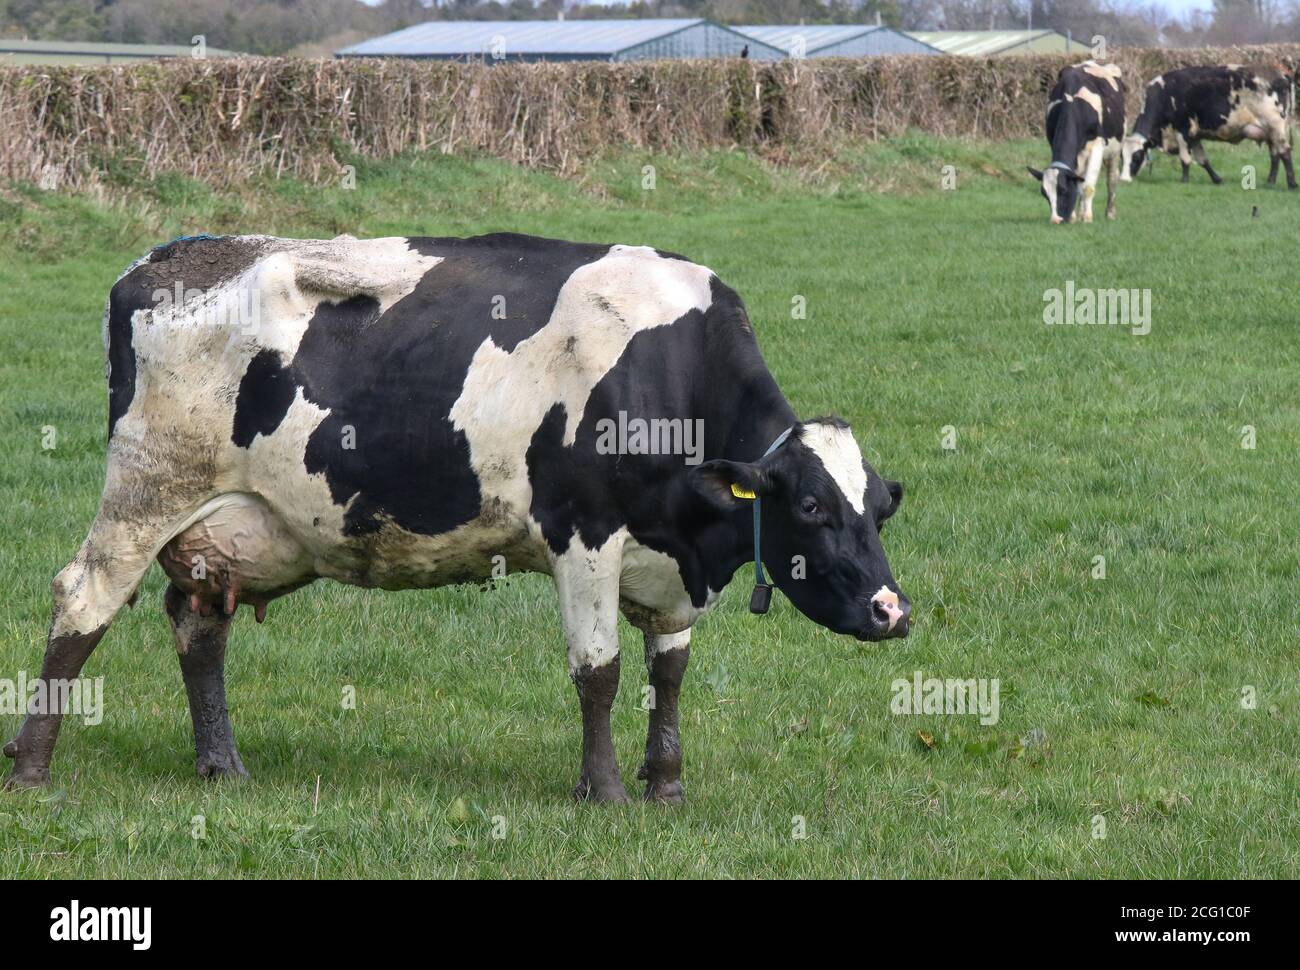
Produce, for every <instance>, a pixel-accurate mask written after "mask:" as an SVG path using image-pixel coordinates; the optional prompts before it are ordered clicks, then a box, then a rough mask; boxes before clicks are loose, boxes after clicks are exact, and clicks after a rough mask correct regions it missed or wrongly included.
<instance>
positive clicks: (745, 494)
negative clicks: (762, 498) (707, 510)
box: [731, 482, 758, 498]
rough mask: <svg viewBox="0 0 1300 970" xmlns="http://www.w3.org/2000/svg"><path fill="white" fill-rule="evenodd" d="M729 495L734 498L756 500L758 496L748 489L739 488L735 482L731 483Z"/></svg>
mask: <svg viewBox="0 0 1300 970" xmlns="http://www.w3.org/2000/svg"><path fill="white" fill-rule="evenodd" d="M731 494H732V495H734V496H736V498H758V496H757V495H755V494H754V493H753V492H751V491H749V489H746V488H741V487H740V486H739V485H737V484H736V483H735V482H732V483H731Z"/></svg>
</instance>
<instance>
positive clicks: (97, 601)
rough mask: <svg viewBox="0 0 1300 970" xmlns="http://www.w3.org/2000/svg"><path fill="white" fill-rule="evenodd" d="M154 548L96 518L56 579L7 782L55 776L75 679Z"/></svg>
mask: <svg viewBox="0 0 1300 970" xmlns="http://www.w3.org/2000/svg"><path fill="white" fill-rule="evenodd" d="M150 555H151V550H150V549H149V548H148V547H147V546H143V545H142V544H141V543H140V542H139V541H138V535H137V534H136V532H135V530H129V531H128V530H125V529H124V528H123V527H122V525H121V524H120V523H113V522H108V521H105V520H102V519H97V520H96V521H95V523H94V525H92V526H91V531H90V536H89V537H88V538H87V539H86V541H85V542H84V543H83V544H82V546H81V549H80V550H78V552H77V557H76V558H75V559H73V560H72V562H70V563H68V565H67V566H65V567H64V568H63V569H62V570H61V571H60V572H59V574H58V576H56V577H55V578H54V583H53V585H52V586H51V590H50V591H51V594H52V596H53V599H54V609H53V614H52V617H51V620H50V632H49V636H48V638H47V640H46V646H45V659H44V661H43V662H42V664H41V675H40V680H41V681H43V682H44V684H45V686H44V688H42V689H41V690H40V692H39V693H38V694H37V695H36V697H35V698H34V699H33V703H34V704H35V707H34V708H33V709H29V710H28V713H27V717H26V719H25V720H24V721H23V726H22V728H21V729H19V731H18V737H16V738H14V739H13V740H12V741H10V742H9V743H8V744H6V745H5V746H4V753H5V755H6V756H7V757H9V758H12V759H13V761H14V764H13V769H12V770H11V771H10V773H9V777H8V778H7V779H6V780H5V784H4V787H6V788H33V787H36V786H39V785H44V784H45V783H47V782H48V781H49V780H50V759H51V758H52V757H53V755H54V745H55V743H56V742H57V741H58V739H59V728H60V726H61V724H62V722H63V714H64V710H65V708H66V701H67V698H68V691H69V688H70V684H71V682H72V681H73V680H75V679H76V678H77V677H78V676H80V674H81V668H82V666H83V665H84V664H85V662H86V660H87V658H89V657H90V654H91V652H92V651H93V650H94V649H95V645H96V644H98V643H99V641H100V640H101V639H102V638H103V636H104V633H105V631H106V630H107V629H108V625H109V624H110V623H111V622H112V621H113V617H114V616H116V615H117V611H118V610H119V609H121V608H122V606H123V605H124V604H125V603H126V601H127V600H128V599H130V598H131V597H132V595H134V593H135V590H136V586H137V585H138V584H139V582H140V579H141V577H143V576H144V573H145V570H147V569H148V568H149V558H150Z"/></svg>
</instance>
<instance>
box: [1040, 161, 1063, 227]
mask: <svg viewBox="0 0 1300 970" xmlns="http://www.w3.org/2000/svg"><path fill="white" fill-rule="evenodd" d="M1060 177H1061V170H1060V169H1059V168H1049V169H1047V170H1046V171H1044V172H1043V192H1044V193H1045V194H1046V195H1047V204H1048V206H1049V207H1050V209H1051V212H1052V221H1053V222H1063V221H1064V220H1065V216H1064V214H1062V213H1060V212H1057V211H1056V204H1057V196H1056V187H1057V186H1056V182H1057V179H1059V178H1060Z"/></svg>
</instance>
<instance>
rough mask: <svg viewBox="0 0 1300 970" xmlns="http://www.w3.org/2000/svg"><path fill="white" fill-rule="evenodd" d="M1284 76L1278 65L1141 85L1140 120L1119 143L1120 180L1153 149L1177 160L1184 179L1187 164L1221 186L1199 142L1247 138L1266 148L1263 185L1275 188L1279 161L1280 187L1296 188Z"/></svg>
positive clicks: (1193, 71) (1205, 71)
mask: <svg viewBox="0 0 1300 970" xmlns="http://www.w3.org/2000/svg"><path fill="white" fill-rule="evenodd" d="M1291 96H1292V77H1291V73H1290V72H1289V71H1287V70H1286V69H1285V68H1283V67H1281V66H1280V65H1279V66H1277V67H1238V66H1235V65H1226V66H1222V67H1184V68H1180V69H1179V70H1177V71H1170V72H1169V73H1167V74H1162V75H1160V76H1159V77H1158V78H1156V79H1155V80H1154V81H1152V82H1151V83H1150V84H1148V85H1147V91H1146V100H1145V102H1144V103H1143V106H1142V114H1141V115H1139V116H1138V120H1137V123H1136V124H1135V125H1134V126H1133V131H1132V133H1131V134H1130V135H1129V136H1128V137H1127V138H1125V139H1124V174H1123V180H1124V181H1125V182H1129V181H1132V180H1133V177H1134V176H1135V175H1137V173H1138V172H1140V171H1141V170H1142V166H1143V165H1145V164H1146V162H1147V160H1148V158H1149V157H1150V152H1151V150H1152V149H1153V148H1157V147H1159V148H1163V149H1164V150H1165V151H1167V152H1168V153H1169V154H1171V155H1174V154H1176V155H1177V156H1178V160H1179V161H1180V162H1181V163H1182V166H1183V181H1184V182H1186V181H1188V180H1189V177H1190V176H1189V172H1190V170H1191V165H1192V160H1193V159H1195V160H1196V162H1197V164H1199V165H1200V166H1201V167H1202V168H1204V169H1205V172H1206V174H1207V175H1209V176H1210V181H1212V182H1213V183H1214V184H1215V185H1218V184H1219V183H1220V182H1222V181H1223V179H1222V178H1220V177H1219V174H1218V173H1217V172H1216V171H1215V170H1214V168H1213V167H1212V166H1211V165H1210V160H1209V158H1208V157H1207V156H1206V154H1205V148H1204V147H1203V146H1202V144H1201V143H1202V142H1203V141H1226V142H1231V143H1233V144H1236V143H1237V142H1239V141H1241V140H1242V139H1245V138H1249V139H1250V140H1251V141H1254V142H1267V143H1268V154H1269V170H1268V184H1269V185H1273V184H1275V183H1276V182H1277V167H1278V163H1279V162H1282V163H1283V164H1285V165H1286V184H1287V186H1288V187H1289V188H1293V189H1294V188H1295V187H1296V179H1295V171H1294V169H1293V168H1292V167H1291V130H1290V117H1291Z"/></svg>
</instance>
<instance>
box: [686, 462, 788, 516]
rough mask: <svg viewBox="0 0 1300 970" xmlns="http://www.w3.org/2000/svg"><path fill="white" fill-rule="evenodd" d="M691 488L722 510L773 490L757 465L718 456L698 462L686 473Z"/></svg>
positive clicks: (733, 507) (738, 505)
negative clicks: (718, 457)
mask: <svg viewBox="0 0 1300 970" xmlns="http://www.w3.org/2000/svg"><path fill="white" fill-rule="evenodd" d="M686 479H687V481H689V482H690V483H691V488H693V489H695V491H696V493H697V494H698V495H699V496H700V497H701V498H703V499H704V500H705V501H706V502H708V503H709V504H710V505H712V506H713V507H714V508H716V509H719V510H721V511H723V512H729V511H731V510H732V509H735V508H739V507H740V506H741V505H748V504H749V503H750V502H752V501H753V500H754V499H756V498H757V497H758V496H760V495H766V494H768V492H770V491H771V481H770V480H769V479H768V477H767V475H766V474H764V472H763V470H762V469H761V468H759V467H758V466H757V465H751V464H748V463H746V462H743V461H726V460H724V459H715V460H713V461H706V462H705V463H704V464H702V465H696V466H695V467H694V468H692V469H691V470H690V472H689V473H688V474H687V476H686Z"/></svg>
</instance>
